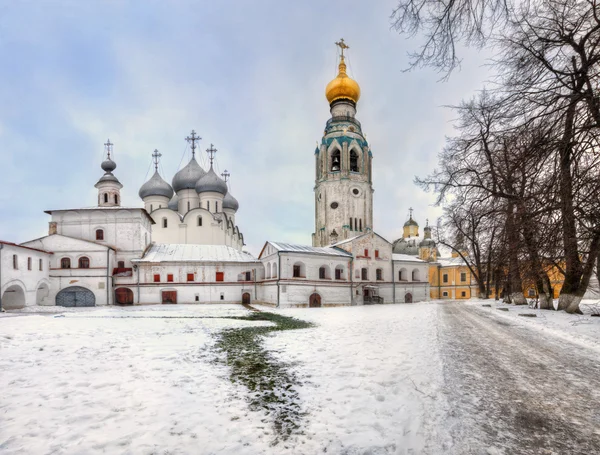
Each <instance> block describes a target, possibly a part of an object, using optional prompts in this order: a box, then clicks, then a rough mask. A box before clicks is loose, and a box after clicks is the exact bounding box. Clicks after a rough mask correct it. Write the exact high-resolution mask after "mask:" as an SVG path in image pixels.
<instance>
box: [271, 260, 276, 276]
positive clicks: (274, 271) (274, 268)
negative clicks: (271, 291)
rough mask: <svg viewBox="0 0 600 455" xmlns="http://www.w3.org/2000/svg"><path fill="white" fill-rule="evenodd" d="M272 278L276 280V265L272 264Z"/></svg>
mask: <svg viewBox="0 0 600 455" xmlns="http://www.w3.org/2000/svg"><path fill="white" fill-rule="evenodd" d="M271 272H272V274H273V275H272V276H273V278H277V263H276V262H273V268H272V269H271Z"/></svg>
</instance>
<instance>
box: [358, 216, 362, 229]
mask: <svg viewBox="0 0 600 455" xmlns="http://www.w3.org/2000/svg"><path fill="white" fill-rule="evenodd" d="M358 222H359V228H358V230H359V231H362V218H361V219H360V220H358Z"/></svg>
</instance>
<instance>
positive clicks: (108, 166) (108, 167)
mask: <svg viewBox="0 0 600 455" xmlns="http://www.w3.org/2000/svg"><path fill="white" fill-rule="evenodd" d="M100 167H101V168H102V170H103V171H104V172H112V171H114V170H115V169H116V168H117V163H115V162H114V161H113V160H111V159H110V158H106V159H105V160H104V161H102V164H101V165H100Z"/></svg>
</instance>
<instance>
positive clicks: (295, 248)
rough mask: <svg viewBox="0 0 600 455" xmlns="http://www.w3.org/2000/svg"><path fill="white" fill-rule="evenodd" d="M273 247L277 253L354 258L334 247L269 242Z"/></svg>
mask: <svg viewBox="0 0 600 455" xmlns="http://www.w3.org/2000/svg"><path fill="white" fill-rule="evenodd" d="M267 243H270V244H271V245H273V248H275V249H276V250H277V251H281V252H286V253H309V254H326V255H330V256H348V257H350V256H352V255H351V254H350V253H348V252H347V251H344V250H340V249H338V248H333V247H329V246H326V247H319V246H307V245H296V244H293V243H283V242H271V241H269V242H267Z"/></svg>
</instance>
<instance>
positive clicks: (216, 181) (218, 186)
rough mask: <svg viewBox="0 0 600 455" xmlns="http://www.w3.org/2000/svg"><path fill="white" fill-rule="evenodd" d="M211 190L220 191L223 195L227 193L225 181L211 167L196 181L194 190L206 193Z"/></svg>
mask: <svg viewBox="0 0 600 455" xmlns="http://www.w3.org/2000/svg"><path fill="white" fill-rule="evenodd" d="M208 191H211V192H213V193H221V194H222V195H223V196H224V195H225V194H227V183H225V181H224V180H223V179H222V178H221V177H219V176H218V175H217V174H215V171H214V170H213V168H212V167H211V168H210V170H209V171H208V172H207V173H206V175H204V176H203V177H202V178H201V179H200V180H198V183H196V192H198V193H206V192H208Z"/></svg>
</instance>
